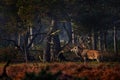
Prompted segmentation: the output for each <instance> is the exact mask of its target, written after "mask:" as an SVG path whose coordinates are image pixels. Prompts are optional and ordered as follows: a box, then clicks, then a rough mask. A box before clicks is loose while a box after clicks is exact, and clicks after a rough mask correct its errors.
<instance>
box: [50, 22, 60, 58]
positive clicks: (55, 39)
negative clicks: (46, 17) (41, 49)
mask: <svg viewBox="0 0 120 80" xmlns="http://www.w3.org/2000/svg"><path fill="white" fill-rule="evenodd" d="M56 30H58V24H57V20H55V21H54V26H53V32H54V31H56ZM53 43H54V46H53V49H54V50H53V51H54V52H53V54H52V55H51V57H52V58H53V60H54V59H55V55H58V53H59V51H60V50H61V45H60V39H59V35H57V34H56V35H54V36H53Z"/></svg>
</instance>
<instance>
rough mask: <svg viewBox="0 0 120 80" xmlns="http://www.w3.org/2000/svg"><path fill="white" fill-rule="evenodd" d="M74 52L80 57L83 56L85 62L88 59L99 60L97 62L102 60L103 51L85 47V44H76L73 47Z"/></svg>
mask: <svg viewBox="0 0 120 80" xmlns="http://www.w3.org/2000/svg"><path fill="white" fill-rule="evenodd" d="M71 51H72V52H74V53H75V54H76V55H77V56H78V57H80V58H82V59H83V60H84V62H86V61H87V59H90V60H94V59H95V60H97V62H100V58H101V53H100V51H97V50H89V49H86V48H84V47H83V46H82V47H81V46H80V47H79V46H74V47H73V48H72V49H71Z"/></svg>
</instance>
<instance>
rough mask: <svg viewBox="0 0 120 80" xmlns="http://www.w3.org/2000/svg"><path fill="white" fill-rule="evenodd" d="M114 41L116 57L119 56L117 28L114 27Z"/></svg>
mask: <svg viewBox="0 0 120 80" xmlns="http://www.w3.org/2000/svg"><path fill="white" fill-rule="evenodd" d="M113 38H114V39H113V40H114V53H115V54H116V55H118V50H117V29H116V27H115V26H114V37H113Z"/></svg>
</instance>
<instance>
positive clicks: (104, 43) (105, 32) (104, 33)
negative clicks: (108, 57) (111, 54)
mask: <svg viewBox="0 0 120 80" xmlns="http://www.w3.org/2000/svg"><path fill="white" fill-rule="evenodd" d="M106 41H107V30H105V31H104V32H103V50H104V51H107V42H106Z"/></svg>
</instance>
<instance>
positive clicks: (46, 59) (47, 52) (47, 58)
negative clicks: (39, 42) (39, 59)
mask: <svg viewBox="0 0 120 80" xmlns="http://www.w3.org/2000/svg"><path fill="white" fill-rule="evenodd" d="M45 41H46V45H45V49H44V54H43V61H44V62H50V56H51V55H50V42H51V36H47V38H46V40H45Z"/></svg>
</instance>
